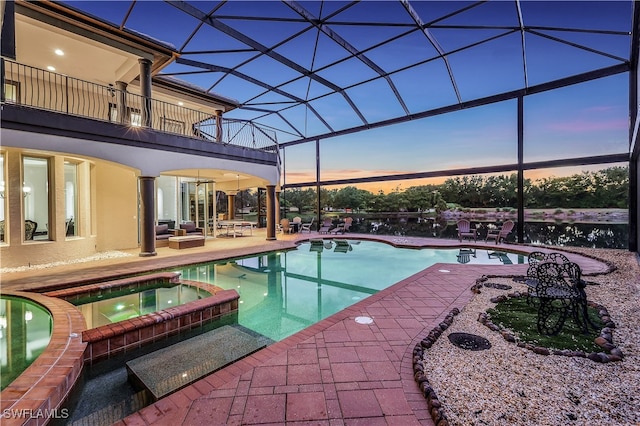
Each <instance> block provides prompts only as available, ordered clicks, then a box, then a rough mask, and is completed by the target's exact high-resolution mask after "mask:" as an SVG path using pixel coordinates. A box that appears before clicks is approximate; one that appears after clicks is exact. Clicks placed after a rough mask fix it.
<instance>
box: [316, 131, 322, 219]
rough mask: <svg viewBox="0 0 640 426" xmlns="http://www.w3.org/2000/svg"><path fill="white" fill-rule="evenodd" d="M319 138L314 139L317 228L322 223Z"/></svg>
mask: <svg viewBox="0 0 640 426" xmlns="http://www.w3.org/2000/svg"><path fill="white" fill-rule="evenodd" d="M320 189H321V188H320V139H316V197H317V198H316V208H317V209H318V211H317V212H316V214H317V219H316V220H317V222H316V223H317V224H318V225H317V226H318V227H317V228H316V229H320V224H321V223H322V204H321V201H320Z"/></svg>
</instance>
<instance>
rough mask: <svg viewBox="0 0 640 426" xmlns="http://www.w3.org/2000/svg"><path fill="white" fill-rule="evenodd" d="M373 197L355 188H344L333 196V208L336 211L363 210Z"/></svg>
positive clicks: (369, 193) (367, 192)
mask: <svg viewBox="0 0 640 426" xmlns="http://www.w3.org/2000/svg"><path fill="white" fill-rule="evenodd" d="M372 197H373V194H371V192H369V191H366V190H364V189H358V188H356V187H355V186H345V187H344V188H341V189H339V190H337V191H336V193H335V194H334V196H333V207H335V208H338V209H346V208H351V209H364V208H366V207H367V204H368V203H369V201H370V200H371V198H372Z"/></svg>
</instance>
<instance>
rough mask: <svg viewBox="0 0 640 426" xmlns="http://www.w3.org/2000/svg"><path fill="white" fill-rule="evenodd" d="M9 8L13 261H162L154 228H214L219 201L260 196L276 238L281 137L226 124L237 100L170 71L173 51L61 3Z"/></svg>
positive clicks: (5, 112)
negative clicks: (135, 254)
mask: <svg viewBox="0 0 640 426" xmlns="http://www.w3.org/2000/svg"><path fill="white" fill-rule="evenodd" d="M0 3H1V4H2V13H1V14H0V16H2V69H1V70H0V75H1V76H2V84H1V86H2V116H1V123H2V133H1V136H2V140H1V143H2V145H1V148H0V180H1V182H0V196H1V199H0V240H1V241H0V254H1V255H2V265H3V266H6V267H11V266H22V265H28V264H39V263H45V262H52V261H62V260H66V259H71V258H77V257H81V256H87V255H91V254H93V253H96V252H103V251H109V250H119V249H131V248H136V247H140V255H142V256H151V255H154V254H155V253H156V252H155V228H154V226H155V225H156V223H158V222H164V223H170V224H174V225H173V226H176V224H178V223H181V222H187V221H191V222H195V223H196V224H197V225H199V226H203V227H205V228H206V229H208V230H209V229H213V226H215V221H216V220H217V217H218V213H219V212H217V211H216V198H217V197H219V196H220V195H224V196H227V197H229V201H230V202H229V203H228V204H229V205H230V206H233V196H234V194H236V193H237V192H238V191H240V190H245V189H248V188H255V189H258V192H259V194H261V196H263V197H264V200H263V203H264V204H266V206H267V208H266V213H265V215H264V216H263V217H262V218H261V219H262V222H263V223H264V224H265V225H266V227H267V239H275V223H276V218H275V207H274V206H275V189H276V186H277V185H278V182H279V176H280V170H279V160H278V146H277V141H276V140H275V136H274V135H273V133H272V132H270V131H269V130H268V129H266V128H261V127H259V126H255V125H254V124H253V123H250V122H242V121H238V120H230V119H226V118H225V117H224V114H225V113H226V112H228V111H230V110H232V109H234V108H236V107H237V102H236V101H234V100H233V99H230V98H227V97H224V96H219V95H215V94H211V93H208V92H207V91H206V90H204V89H201V88H198V87H194V86H193V85H190V84H187V83H184V82H181V81H180V80H178V79H175V78H166V77H164V78H163V77H161V76H158V75H157V74H158V73H159V72H160V71H161V70H162V69H163V68H164V67H166V66H167V65H168V64H170V63H171V62H172V61H173V60H174V59H175V58H176V57H177V56H178V53H177V50H176V48H175V47H174V46H171V45H168V44H166V43H163V42H161V41H158V40H154V39H151V38H150V37H148V36H145V35H144V34H139V33H136V32H133V31H130V30H127V29H125V28H120V27H118V26H117V25H115V24H112V23H109V22H106V21H104V20H102V19H100V18H97V17H93V16H88V15H86V14H84V13H81V12H79V11H77V10H75V9H73V8H70V7H68V6H65V5H61V4H58V3H53V2H26V1H22V0H18V1H15V2H13V1H6V2H5V1H2V2H0ZM223 193H224V194H223ZM231 212H233V209H232V210H231ZM208 232H211V231H208Z"/></svg>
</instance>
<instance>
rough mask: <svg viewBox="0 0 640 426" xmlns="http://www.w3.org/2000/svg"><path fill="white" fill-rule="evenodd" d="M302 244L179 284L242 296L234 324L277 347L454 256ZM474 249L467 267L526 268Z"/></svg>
mask: <svg viewBox="0 0 640 426" xmlns="http://www.w3.org/2000/svg"><path fill="white" fill-rule="evenodd" d="M348 241H349V243H348V245H346V246H343V245H339V244H336V243H335V242H325V243H324V244H319V245H318V244H314V245H311V244H310V243H303V244H300V246H299V247H298V248H297V249H294V250H291V251H286V252H271V253H267V254H264V255H260V256H254V257H247V258H241V259H235V260H233V261H227V262H214V263H209V264H203V265H196V266H190V267H186V268H183V269H180V270H177V272H180V273H181V274H182V277H183V278H185V279H190V280H196V281H202V282H207V283H210V284H213V285H216V286H219V287H222V288H225V289H235V290H237V291H238V293H239V294H240V302H239V303H240V304H239V312H238V323H239V324H240V325H242V326H244V327H247V328H249V329H251V330H253V331H256V332H258V333H260V334H262V335H264V336H266V337H268V338H270V339H273V340H275V341H279V340H282V339H284V338H285V337H287V336H290V335H292V334H294V333H296V332H298V331H300V330H302V329H304V328H306V327H308V326H310V325H312V324H315V323H316V322H318V321H320V320H322V319H324V318H326V317H328V316H330V315H332V314H334V313H336V312H339V311H341V310H342V309H345V308H346V307H348V306H350V305H352V304H354V303H357V302H358V301H360V300H362V299H364V298H366V297H368V296H370V295H372V294H375V293H377V292H378V291H380V290H382V289H385V288H387V287H389V286H391V285H393V284H395V283H397V282H399V281H401V280H403V279H404V278H407V277H409V276H411V275H413V274H415V273H417V272H419V271H422V270H423V269H425V268H427V267H429V266H431V265H433V264H435V263H458V262H459V261H460V260H459V259H460V257H459V254H460V251H459V250H458V249H421V250H416V249H403V248H395V247H393V246H390V245H388V244H385V243H379V242H373V241H354V240H348ZM490 253H492V252H487V251H486V250H485V251H483V250H477V251H476V252H474V254H475V257H474V255H473V254H472V255H470V256H468V260H467V259H466V257H465V261H464V262H460V263H469V264H479V263H482V264H496V265H501V264H503V263H505V262H506V263H509V262H511V263H524V262H525V261H526V258H525V257H523V256H522V255H517V254H512V253H503V254H504V255H503V256H500V257H497V256H489V254H490Z"/></svg>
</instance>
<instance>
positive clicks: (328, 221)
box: [318, 218, 333, 234]
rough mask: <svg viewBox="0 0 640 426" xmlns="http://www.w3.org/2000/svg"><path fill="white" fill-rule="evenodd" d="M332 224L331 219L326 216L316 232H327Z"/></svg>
mask: <svg viewBox="0 0 640 426" xmlns="http://www.w3.org/2000/svg"><path fill="white" fill-rule="evenodd" d="M332 226H333V221H332V220H331V219H330V218H326V219H325V220H323V221H322V225H321V226H320V228H319V229H318V233H320V234H326V233H328V232H329V230H330V229H331V227H332Z"/></svg>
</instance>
